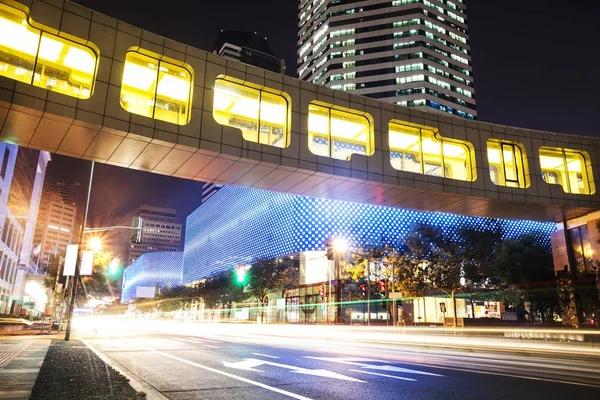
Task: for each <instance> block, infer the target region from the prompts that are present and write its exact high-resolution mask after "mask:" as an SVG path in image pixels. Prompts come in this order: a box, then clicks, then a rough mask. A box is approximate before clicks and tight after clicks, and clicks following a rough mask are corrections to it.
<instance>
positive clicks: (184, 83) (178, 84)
mask: <svg viewBox="0 0 600 400" xmlns="http://www.w3.org/2000/svg"><path fill="white" fill-rule="evenodd" d="M193 75H194V72H193V70H192V67H191V66H189V65H188V64H185V63H182V62H180V61H177V60H173V59H171V58H167V57H163V56H161V55H159V54H156V53H152V52H150V51H148V50H144V49H140V48H138V47H136V48H132V49H129V50H128V51H127V54H126V56H125V67H124V69H123V81H122V83H121V106H122V107H123V108H124V109H125V110H127V111H129V112H130V113H132V114H138V115H143V116H144V117H148V118H154V119H159V120H161V121H166V122H171V123H173V124H177V125H185V124H187V123H188V122H190V117H191V113H190V108H191V107H192V88H193V85H192V82H193Z"/></svg>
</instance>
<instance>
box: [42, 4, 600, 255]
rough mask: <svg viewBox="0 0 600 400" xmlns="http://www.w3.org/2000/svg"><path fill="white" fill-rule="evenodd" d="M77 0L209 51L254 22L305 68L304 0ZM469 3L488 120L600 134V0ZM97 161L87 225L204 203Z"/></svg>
mask: <svg viewBox="0 0 600 400" xmlns="http://www.w3.org/2000/svg"><path fill="white" fill-rule="evenodd" d="M76 2H77V3H80V4H81V5H84V6H86V7H89V8H92V9H94V10H97V11H99V12H102V13H105V14H107V15H110V16H112V17H115V18H117V19H120V20H123V21H125V22H128V23H130V24H132V25H135V26H139V27H141V28H143V29H146V30H149V31H152V32H155V33H158V34H160V35H163V36H166V37H169V38H171V39H174V40H177V41H180V42H183V43H186V44H189V45H192V46H195V47H198V48H201V49H204V50H208V51H212V47H213V43H214V42H215V40H216V38H217V33H218V32H219V30H221V29H223V30H247V31H255V32H257V33H258V34H260V35H264V36H266V37H267V38H268V40H269V43H270V46H271V49H272V50H273V52H274V53H275V54H277V55H279V56H281V57H283V58H285V59H286V62H287V66H288V68H287V74H288V75H290V76H294V75H295V73H296V25H297V1H296V0H271V1H268V0H262V1H261V0H254V1H251V0H219V1H212V0H210V1H203V0H169V1H161V2H158V1H150V0H76ZM466 4H467V16H468V22H469V32H470V37H471V42H470V44H471V50H472V58H473V69H474V78H475V93H476V99H477V111H478V114H479V119H480V120H482V121H487V122H494V123H498V124H503V125H514V126H521V127H527V128H532V129H540V130H547V131H556V132H564V133H574V134H581V135H590V136H600V133H599V131H598V126H597V124H596V123H595V121H594V118H595V117H596V115H597V114H598V112H599V111H600V98H599V93H600V78H599V76H600V71H599V68H598V63H599V61H600V60H599V58H600V57H599V56H598V48H599V47H600V46H599V44H598V41H597V36H598V29H597V25H598V21H597V18H598V15H600V2H598V1H597V0H582V1H579V2H574V3H569V2H566V1H565V0H560V1H559V0H503V1H494V0H467V2H466ZM53 158H54V161H52V163H51V164H50V166H49V169H48V181H53V180H54V181H55V180H60V179H75V180H78V181H80V182H82V192H84V191H85V189H84V188H83V186H85V183H84V182H86V181H87V176H88V173H89V172H88V171H89V162H87V161H81V160H74V159H69V158H67V157H62V156H54V157H53ZM96 166H97V169H96V174H95V177H94V186H93V190H92V203H91V210H90V223H88V226H100V225H110V224H117V223H127V224H128V223H129V220H130V217H131V214H132V212H133V211H134V210H135V209H136V208H137V207H138V206H139V205H140V204H151V205H157V206H164V207H172V208H176V209H177V210H178V214H179V219H180V221H181V222H183V219H184V218H185V216H187V215H188V214H189V213H190V212H191V211H192V210H194V209H195V208H196V207H197V206H198V205H199V202H200V201H199V192H200V190H201V184H199V183H197V182H193V181H186V180H180V179H175V178H168V177H164V176H161V175H156V174H149V173H142V172H139V171H134V170H128V169H123V168H118V167H112V166H106V165H100V164H96ZM113 239H114V241H115V242H116V241H117V240H116V239H117V237H114V238H113ZM115 250H116V251H120V250H119V249H116V248H115ZM124 256H126V254H123V257H124Z"/></svg>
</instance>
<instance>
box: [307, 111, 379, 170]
mask: <svg viewBox="0 0 600 400" xmlns="http://www.w3.org/2000/svg"><path fill="white" fill-rule="evenodd" d="M374 135H375V133H374V130H373V118H372V117H371V116H370V115H369V114H367V113H358V112H351V111H342V110H339V109H336V108H335V107H334V106H331V105H324V104H322V103H318V104H317V103H311V104H309V106H308V148H309V149H310V151H311V152H312V153H313V154H316V155H318V156H323V157H331V158H335V159H337V160H346V161H348V160H350V157H351V155H352V154H362V155H364V156H370V155H372V154H373V152H374V151H375V149H374V146H373V143H374V141H375V139H374Z"/></svg>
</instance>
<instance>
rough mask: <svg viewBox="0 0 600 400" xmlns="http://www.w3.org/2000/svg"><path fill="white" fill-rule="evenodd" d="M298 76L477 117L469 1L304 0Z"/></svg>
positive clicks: (406, 103)
mask: <svg viewBox="0 0 600 400" xmlns="http://www.w3.org/2000/svg"><path fill="white" fill-rule="evenodd" d="M298 13H299V14H298V76H299V77H300V79H302V80H305V81H308V82H311V83H315V84H318V85H323V86H327V87H330V88H332V89H336V90H343V91H350V92H352V93H353V94H359V95H363V96H368V97H372V98H375V99H378V100H381V101H386V102H392V103H395V104H398V105H402V106H407V107H416V108H418V109H420V110H424V111H434V110H435V111H436V112H443V113H449V114H452V115H457V116H460V117H465V118H468V119H476V117H477V111H476V102H475V90H474V86H473V68H472V65H471V50H470V45H469V33H468V26H467V18H466V6H465V4H464V0H452V1H450V0H395V1H390V0H385V1H384V0H366V1H360V2H357V1H354V0H334V1H323V0H321V1H318V0H316V1H315V0H300V4H299V8H298Z"/></svg>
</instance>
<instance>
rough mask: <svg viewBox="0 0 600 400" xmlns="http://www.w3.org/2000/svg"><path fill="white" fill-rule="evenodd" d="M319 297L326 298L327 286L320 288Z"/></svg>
mask: <svg viewBox="0 0 600 400" xmlns="http://www.w3.org/2000/svg"><path fill="white" fill-rule="evenodd" d="M319 296H320V297H323V296H325V285H321V286H319Z"/></svg>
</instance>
